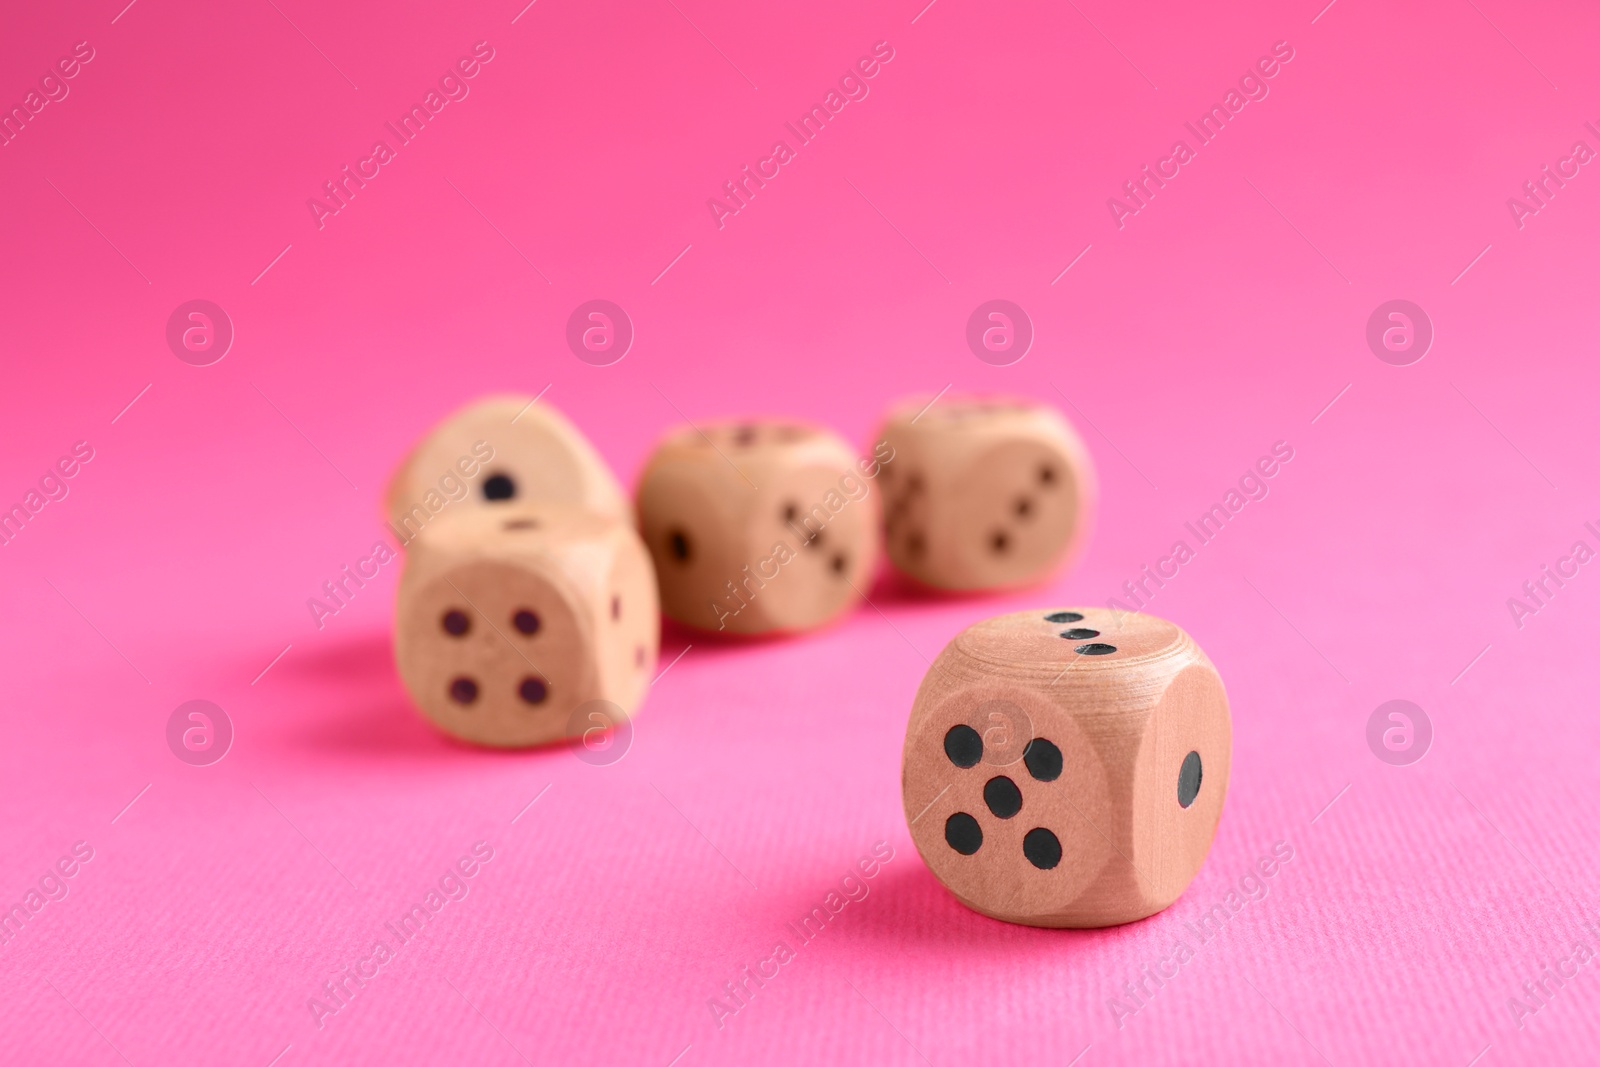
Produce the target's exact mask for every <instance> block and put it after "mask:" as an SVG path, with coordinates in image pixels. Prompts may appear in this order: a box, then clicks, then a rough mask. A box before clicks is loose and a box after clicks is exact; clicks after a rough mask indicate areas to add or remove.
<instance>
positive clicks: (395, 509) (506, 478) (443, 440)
mask: <svg viewBox="0 0 1600 1067" xmlns="http://www.w3.org/2000/svg"><path fill="white" fill-rule="evenodd" d="M533 399H534V398H533V397H531V396H491V397H484V398H483V399H480V400H476V401H474V402H473V403H471V404H468V405H466V406H465V407H463V408H460V409H458V410H457V411H455V412H452V413H451V414H450V415H449V416H447V417H446V418H445V419H444V420H443V421H441V422H440V423H439V424H438V425H436V426H434V427H433V428H432V429H431V430H429V431H428V432H427V434H425V435H424V436H423V438H422V440H420V441H419V442H418V443H417V444H416V445H415V446H414V447H413V448H412V450H411V452H410V454H408V455H407V456H406V458H405V461H404V462H402V463H401V464H400V467H399V469H398V470H397V471H396V472H395V474H394V476H393V478H391V479H390V481H389V490H388V493H387V496H386V501H387V504H386V508H387V511H388V516H389V521H390V523H391V524H392V525H393V528H394V530H395V532H396V535H397V536H399V537H401V538H402V539H403V540H409V539H410V538H412V537H414V536H415V535H416V534H417V533H418V532H419V531H420V530H421V529H422V528H423V527H425V526H427V525H428V524H429V523H430V522H432V521H433V519H434V517H435V516H436V515H437V514H439V513H440V512H443V511H456V510H461V509H463V508H467V507H483V506H493V507H504V506H505V505H506V504H513V503H549V504H570V505H573V506H575V507H580V508H584V509H587V510H589V511H593V512H597V513H599V514H601V515H610V516H614V517H616V518H622V519H629V518H631V514H630V511H629V507H628V498H627V496H626V495H625V494H624V493H623V491H622V486H621V485H619V484H618V483H617V479H616V478H615V476H613V475H612V473H611V471H610V469H609V468H607V466H606V465H605V461H604V460H602V459H601V458H600V455H599V453H597V452H596V451H595V450H594V446H593V445H591V444H590V443H589V441H588V439H587V438H585V437H584V436H583V434H582V433H580V432H579V431H578V429H577V427H575V426H573V425H572V423H571V422H569V421H568V420H567V419H566V418H565V417H564V416H563V415H562V414H561V413H560V412H559V411H557V410H556V409H555V408H553V407H552V406H551V405H550V404H549V402H548V401H544V400H541V401H539V402H538V403H533ZM468 471H471V472H472V473H471V474H470V475H469V474H467V472H468ZM458 486H459V487H461V488H457V487H458ZM452 492H454V493H456V494H457V495H456V497H455V498H454V499H452V496H451V494H452Z"/></svg>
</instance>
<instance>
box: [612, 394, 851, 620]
mask: <svg viewBox="0 0 1600 1067" xmlns="http://www.w3.org/2000/svg"><path fill="white" fill-rule="evenodd" d="M866 470H871V471H873V472H876V471H877V465H876V464H873V463H866V464H863V463H861V462H859V461H858V460H857V458H856V456H855V454H854V452H853V451H852V450H851V449H850V446H849V445H847V444H846V443H845V442H844V441H843V440H841V439H840V438H838V437H837V436H835V435H834V434H832V433H830V432H828V431H826V430H823V429H821V428H819V427H814V426H808V425H804V424H798V423H789V422H771V421H768V422H730V423H718V424H714V425H709V426H704V427H701V428H698V429H696V428H694V427H687V428H684V429H681V430H678V431H675V432H674V433H672V434H670V435H668V437H667V438H666V439H665V440H663V441H662V442H661V444H660V445H659V446H657V448H656V450H655V452H654V453H653V454H652V455H651V457H650V460H649V462H648V463H647V464H646V465H645V470H644V473H643V474H642V475H641V476H640V480H639V493H638V511H639V526H640V530H641V533H642V535H643V537H644V540H645V544H646V545H647V546H648V547H649V549H650V553H651V555H652V556H653V557H654V559H655V564H656V573H657V575H658V576H659V578H660V581H661V603H662V610H663V611H664V612H665V613H666V614H667V615H668V616H669V617H671V618H673V619H676V620H677V621H679V622H682V623H686V624H688V625H690V626H695V627H699V628H701V629H707V630H727V631H731V632H734V633H748V634H754V633H771V632H783V631H798V630H807V629H811V628H814V627H817V626H821V625H823V624H824V623H826V622H828V621H830V620H832V619H833V618H835V617H837V616H838V615H839V614H841V613H842V612H844V611H845V610H846V609H847V608H848V607H850V606H851V605H852V604H854V603H855V602H856V601H857V600H858V599H859V598H860V596H861V595H862V591H863V590H864V589H865V587H866V583H867V581H868V580H869V578H870V576H871V573H872V567H873V564H874V562H875V557H876V551H877V502H876V499H875V497H874V495H873V493H872V485H871V482H872V479H871V478H870V477H869V476H868V475H867V474H865V473H864V472H865V471H866Z"/></svg>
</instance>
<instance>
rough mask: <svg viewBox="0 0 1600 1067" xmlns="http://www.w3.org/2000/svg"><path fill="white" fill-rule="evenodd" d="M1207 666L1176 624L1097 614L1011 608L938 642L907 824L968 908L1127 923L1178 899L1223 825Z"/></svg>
mask: <svg viewBox="0 0 1600 1067" xmlns="http://www.w3.org/2000/svg"><path fill="white" fill-rule="evenodd" d="M1230 736H1231V735H1230V727H1229V717H1228V705H1227V698H1226V696H1225V694H1224V693H1223V689H1222V683H1221V680H1220V678H1218V676H1217V673H1216V669H1215V668H1214V667H1213V666H1212V665H1211V663H1210V661H1209V660H1207V659H1206V658H1205V655H1204V653H1202V652H1201V651H1200V649H1199V648H1198V646H1196V645H1195V644H1194V641H1193V640H1192V639H1191V638H1190V637H1189V636H1188V635H1187V634H1185V633H1184V632H1183V631H1182V630H1180V629H1178V627H1176V626H1174V625H1172V624H1171V623H1169V622H1166V621H1165V620H1163V619H1158V618H1155V617H1154V616H1149V615H1131V614H1123V613H1117V612H1113V611H1110V610H1108V609H1103V608H1076V609H1066V610H1047V611H1035V612H1019V613H1016V614H1012V615H1003V616H1000V617H998V618H995V619H989V620H986V621H984V622H980V623H978V624H977V625H975V626H972V627H970V628H968V629H967V630H965V631H963V632H962V633H960V634H958V635H957V636H956V638H955V639H954V640H953V641H951V642H950V644H949V645H948V646H946V648H945V650H944V651H943V652H942V653H941V654H940V656H939V658H938V659H937V660H936V661H935V662H934V665H933V667H932V668H931V669H930V670H929V672H928V675H927V677H926V678H925V679H924V680H923V684H922V687H921V689H920V690H919V691H918V693H917V699H916V702H915V704H914V706H913V708H912V712H911V718H910V722H909V724H908V726H907V731H906V744H905V751H904V757H903V767H902V783H903V790H904V801H905V810H906V820H907V823H908V824H909V826H910V828H911V834H912V838H913V840H914V841H915V842H916V845H917V849H918V851H919V852H921V854H922V856H923V859H924V860H925V861H926V862H927V864H928V867H929V869H930V870H932V871H933V873H934V875H935V876H936V877H938V878H939V880H940V881H941V882H943V883H944V884H945V885H946V886H947V887H948V888H949V889H950V890H951V892H952V893H954V894H955V896H956V897H957V898H958V899H960V900H961V901H962V902H963V903H965V904H967V905H968V906H969V907H971V908H973V909H974V910H977V911H980V912H983V913H984V914H986V915H991V916H993V917H995V918H999V919H1005V920H1007V921H1010V922H1018V923H1026V924H1029V925H1035V926H1106V925H1112V924H1115V923H1122V922H1130V921H1132V920H1134V919H1139V918H1143V917H1144V916H1146V915H1150V914H1153V913H1155V912H1157V911H1160V910H1161V909H1162V908H1165V907H1166V906H1167V905H1169V904H1171V903H1172V902H1173V901H1174V900H1176V899H1177V897H1178V895H1179V894H1180V893H1182V891H1183V889H1184V887H1185V886H1187V885H1188V884H1189V882H1190V880H1191V879H1192V878H1193V877H1194V875H1195V873H1196V872H1197V871H1198V870H1199V868H1200V864H1201V863H1202V862H1203V861H1204V858H1205V855H1206V852H1207V850H1208V849H1209V848H1210V844H1211V840H1212V837H1213V835H1214V834H1215V831H1216V826H1217V820H1218V819H1219V818H1220V816H1221V811H1222V802H1223V797H1224V795H1225V793H1226V789H1227V781H1228V770H1229V762H1230V755H1231V753H1230V747H1231V740H1230Z"/></svg>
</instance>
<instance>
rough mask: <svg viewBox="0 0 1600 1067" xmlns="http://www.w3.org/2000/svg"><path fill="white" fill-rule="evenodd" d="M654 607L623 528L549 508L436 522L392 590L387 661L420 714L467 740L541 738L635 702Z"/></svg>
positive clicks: (646, 567) (645, 563)
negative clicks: (597, 707)
mask: <svg viewBox="0 0 1600 1067" xmlns="http://www.w3.org/2000/svg"><path fill="white" fill-rule="evenodd" d="M658 611H659V605H658V603H657V600H656V590H655V579H654V575H653V574H652V573H651V567H650V560H649V557H648V555H647V554H646V553H645V551H644V546H643V545H641V544H640V543H639V540H638V537H637V536H636V535H635V534H634V533H633V531H632V529H631V528H629V527H628V526H626V525H625V524H624V523H621V522H619V521H617V520H614V519H607V518H604V517H601V516H597V515H593V514H588V513H584V512H577V511H573V510H571V509H564V508H555V507H543V508H532V507H519V508H508V509H505V510H494V511H489V510H486V509H473V510H469V511H465V512H461V513H458V514H455V515H450V516H446V517H444V518H441V519H440V521H439V522H438V523H436V524H434V525H432V526H430V527H429V528H428V529H427V530H426V531H425V532H424V533H423V534H422V536H421V537H419V538H418V539H417V541H416V543H415V545H414V546H413V548H412V551H411V554H410V559H409V560H408V563H407V568H406V573H405V576H404V578H403V579H402V581H401V586H400V593H399V597H398V599H397V605H396V613H397V622H396V627H395V657H396V660H397V661H398V663H399V666H400V674H401V677H402V678H403V680H404V681H405V684H406V688H407V689H408V690H409V691H410V692H411V695H412V698H413V699H414V700H415V701H416V702H417V705H418V707H420V708H421V709H422V710H423V712H424V713H425V714H426V715H427V716H428V718H429V719H431V720H433V722H434V723H435V724H436V725H437V726H439V727H440V728H441V729H443V730H445V731H446V732H447V733H450V734H453V735H455V736H456V737H460V738H462V739H464V740H467V741H473V742H476V743H478V744H483V745H494V746H499V747H521V746H526V745H536V744H542V743H545V742H548V741H554V740H558V739H560V738H563V737H567V736H573V735H574V734H578V733H582V731H583V730H584V729H585V728H587V727H588V726H589V725H591V723H590V721H589V720H587V719H584V718H582V717H581V716H580V717H579V719H578V720H577V725H576V726H575V725H574V722H575V720H574V716H573V713H574V711H575V710H576V709H578V708H579V707H580V706H582V705H584V704H587V703H588V702H590V701H596V700H600V701H606V702H608V704H609V705H611V706H612V707H610V708H607V709H605V710H604V711H603V712H602V716H601V717H602V718H603V719H605V720H607V721H610V720H612V719H616V718H620V717H621V716H624V715H627V714H629V713H631V711H632V710H633V709H634V708H635V707H636V706H637V705H638V704H639V702H640V701H641V700H642V699H643V696H644V693H645V691H646V689H647V688H648V685H649V681H650V677H651V672H652V670H653V668H654V666H655V661H656V651H657V643H658V638H659V619H658V614H657V613H658Z"/></svg>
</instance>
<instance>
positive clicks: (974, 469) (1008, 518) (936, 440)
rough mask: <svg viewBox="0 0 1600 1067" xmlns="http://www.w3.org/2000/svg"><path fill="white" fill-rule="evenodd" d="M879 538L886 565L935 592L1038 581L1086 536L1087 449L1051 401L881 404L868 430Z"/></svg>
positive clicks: (1090, 488) (1089, 513) (1090, 500)
mask: <svg viewBox="0 0 1600 1067" xmlns="http://www.w3.org/2000/svg"><path fill="white" fill-rule="evenodd" d="M878 439H879V440H880V441H883V442H886V443H887V445H888V447H889V448H890V449H891V450H892V451H891V454H892V455H893V456H894V462H892V463H889V464H886V465H885V466H884V469H883V475H882V481H883V498H884V544H885V548H886V550H887V553H888V556H889V561H890V562H891V563H893V564H894V566H895V567H896V569H898V570H899V571H901V572H902V573H904V574H906V575H909V576H910V577H912V578H914V579H916V580H917V581H919V582H922V583H923V584H925V585H930V586H935V587H937V588H940V589H950V590H974V589H1001V588H1009V587H1015V586H1023V585H1030V584H1033V583H1036V582H1040V581H1043V580H1044V579H1045V578H1047V577H1048V576H1049V575H1050V574H1051V572H1053V571H1054V570H1056V569H1057V568H1058V567H1060V566H1061V565H1062V564H1063V563H1065V562H1066V561H1067V560H1068V559H1070V558H1072V557H1073V556H1075V555H1076V554H1077V552H1078V550H1079V549H1080V548H1081V547H1082V545H1083V544H1084V542H1085V541H1086V540H1087V537H1088V531H1089V527H1090V523H1091V521H1092V518H1093V513H1094V506H1095V480H1094V468H1093V465H1092V464H1091V462H1090V460H1089V452H1088V449H1086V448H1085V447H1084V445H1083V442H1082V441H1081V440H1080V439H1079V438H1078V435H1077V434H1076V433H1075V432H1074V431H1073V429H1072V427H1071V426H1070V425H1068V424H1067V421H1066V419H1064V418H1062V416H1061V414H1060V413H1059V412H1057V411H1056V410H1055V409H1054V408H1051V407H1049V406H1047V405H1045V404H1041V403H1038V402H1036V401H1032V400H1013V399H979V398H960V397H958V398H955V399H949V398H945V399H941V400H939V401H938V402H937V403H935V404H933V405H932V406H929V404H928V402H927V401H925V400H908V401H904V402H902V403H900V404H898V405H896V406H895V407H893V408H891V409H890V411H889V414H888V417H887V418H886V420H885V422H884V426H883V429H882V430H881V431H880V433H879V435H878Z"/></svg>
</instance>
